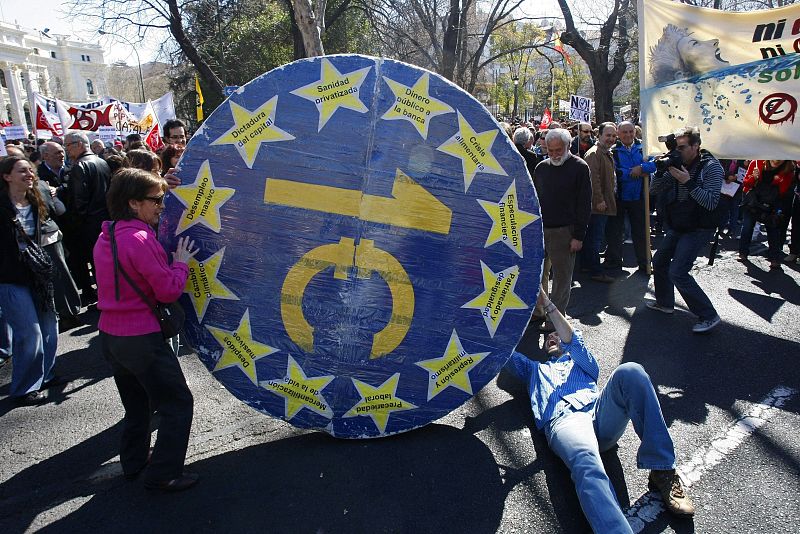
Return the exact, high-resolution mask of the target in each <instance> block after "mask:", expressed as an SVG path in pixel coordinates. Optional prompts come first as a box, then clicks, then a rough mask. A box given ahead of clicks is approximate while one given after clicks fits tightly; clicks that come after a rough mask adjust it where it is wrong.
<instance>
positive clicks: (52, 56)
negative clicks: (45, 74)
mask: <svg viewBox="0 0 800 534" xmlns="http://www.w3.org/2000/svg"><path fill="white" fill-rule="evenodd" d="M50 57H51V58H53V59H56V53H55V52H53V51H52V50H51V51H50Z"/></svg>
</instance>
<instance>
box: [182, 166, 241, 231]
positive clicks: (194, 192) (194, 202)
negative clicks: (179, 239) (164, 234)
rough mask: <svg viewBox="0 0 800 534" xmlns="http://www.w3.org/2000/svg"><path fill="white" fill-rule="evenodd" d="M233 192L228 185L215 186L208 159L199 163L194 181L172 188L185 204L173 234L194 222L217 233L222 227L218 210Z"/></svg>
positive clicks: (192, 224)
mask: <svg viewBox="0 0 800 534" xmlns="http://www.w3.org/2000/svg"><path fill="white" fill-rule="evenodd" d="M235 192H236V190H235V189H232V188H230V187H217V186H216V185H215V184H214V178H213V177H212V176H211V165H210V164H209V162H208V160H205V161H204V162H203V164H202V165H200V170H199V171H197V177H196V178H195V179H194V183H192V184H188V185H182V186H180V187H176V188H175V189H173V190H172V193H173V194H174V195H175V196H176V197H177V199H178V200H179V201H180V203H181V204H183V205H184V206H186V209H185V210H183V214H182V215H181V219H180V221H178V227H177V228H176V229H175V235H178V234H180V233H181V232H184V231H186V230H188V229H189V228H191V227H192V226H194V225H195V224H202V225H203V226H205V227H206V228H210V229H211V230H213V231H215V232H216V233H219V232H220V230H221V229H222V222H221V220H220V216H219V210H220V208H221V207H222V205H223V204H225V202H226V201H227V200H228V199H229V198H231V197H232V196H233V194H234V193H235Z"/></svg>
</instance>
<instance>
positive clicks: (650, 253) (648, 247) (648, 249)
mask: <svg viewBox="0 0 800 534" xmlns="http://www.w3.org/2000/svg"><path fill="white" fill-rule="evenodd" d="M642 181H643V182H644V184H643V186H644V187H643V189H642V194H643V195H644V229H645V233H644V244H645V252H646V253H647V265H646V267H645V269H646V270H647V276H652V274H653V261H652V260H653V250H652V249H651V246H652V242H651V240H650V175H649V174H644V175H642Z"/></svg>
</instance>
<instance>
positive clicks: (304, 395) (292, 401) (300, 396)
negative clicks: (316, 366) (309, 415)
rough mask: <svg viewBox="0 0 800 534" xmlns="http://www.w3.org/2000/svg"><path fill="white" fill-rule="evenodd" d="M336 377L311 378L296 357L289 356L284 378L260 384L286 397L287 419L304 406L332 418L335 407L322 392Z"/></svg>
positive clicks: (263, 381) (264, 381)
mask: <svg viewBox="0 0 800 534" xmlns="http://www.w3.org/2000/svg"><path fill="white" fill-rule="evenodd" d="M334 378H336V377H335V376H333V375H329V376H316V377H313V378H309V377H307V376H306V373H305V372H304V371H303V369H302V368H301V367H300V365H298V363H297V362H296V361H295V359H294V358H292V357H291V356H289V361H288V363H287V365H286V375H285V376H284V377H283V378H277V379H272V380H262V381H261V382H260V384H261V387H263V388H264V389H266V390H267V391H271V392H273V393H275V394H276V395H280V396H281V397H283V398H284V400H285V401H286V406H285V409H286V412H285V414H286V419H291V418H292V417H294V416H295V415H297V412H299V411H300V410H302V409H303V408H308V409H309V410H311V411H313V412H316V413H318V414H320V415H322V416H325V417H327V418H328V419H332V418H333V409H332V408H331V406H330V404H328V401H327V400H325V397H323V396H322V393H321V392H322V390H323V389H325V386H327V385H328V384H330V383H331V381H332V380H333V379H334Z"/></svg>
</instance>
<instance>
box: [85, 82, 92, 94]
mask: <svg viewBox="0 0 800 534" xmlns="http://www.w3.org/2000/svg"><path fill="white" fill-rule="evenodd" d="M86 92H87V93H89V94H90V95H93V94H94V84H93V83H92V80H88V79H87V80H86Z"/></svg>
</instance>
